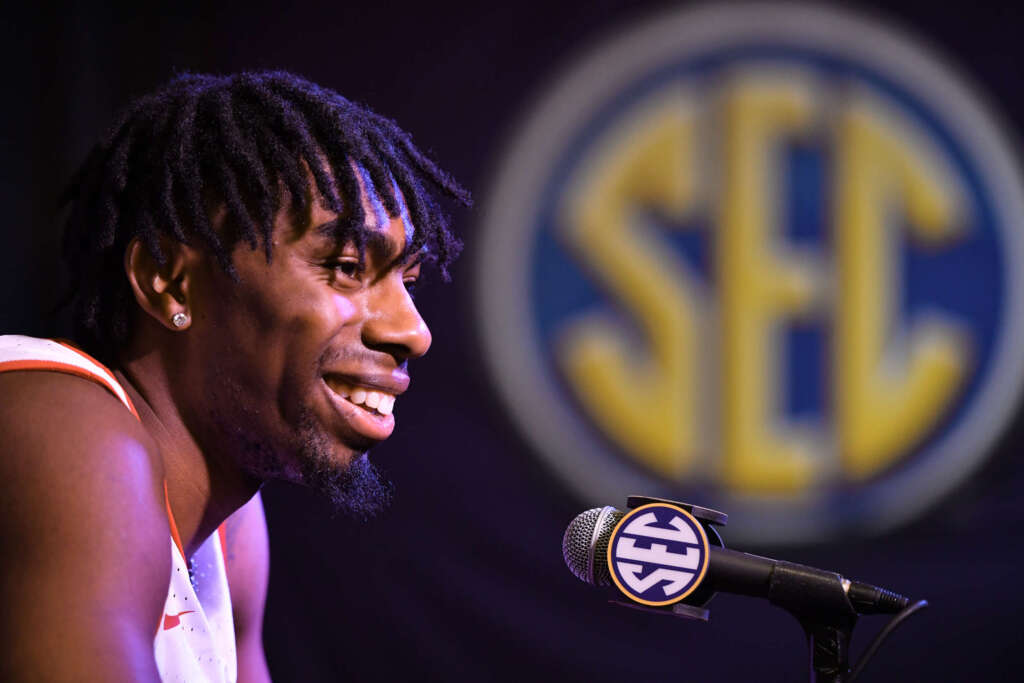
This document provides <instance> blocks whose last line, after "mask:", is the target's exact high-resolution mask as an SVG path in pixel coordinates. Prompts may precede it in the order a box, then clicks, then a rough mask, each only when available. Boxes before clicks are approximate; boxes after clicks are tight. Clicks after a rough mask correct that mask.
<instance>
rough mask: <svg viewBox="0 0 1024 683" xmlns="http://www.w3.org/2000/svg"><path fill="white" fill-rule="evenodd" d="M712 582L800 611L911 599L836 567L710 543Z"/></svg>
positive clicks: (890, 610) (866, 609)
mask: <svg viewBox="0 0 1024 683" xmlns="http://www.w3.org/2000/svg"><path fill="white" fill-rule="evenodd" d="M711 582H712V585H713V586H714V588H715V590H717V591H721V592H724V593H738V594H740V595H750V596H753V597H757V598H768V600H769V601H770V602H771V603H772V604H774V605H777V606H779V607H782V608H783V609H788V610H790V611H796V612H800V613H802V614H803V613H806V614H812V613H821V612H830V611H835V612H841V613H845V612H847V611H849V610H851V609H852V610H853V611H854V612H856V613H857V614H894V613H896V612H899V611H900V610H901V609H903V608H904V607H906V606H907V605H908V604H910V600H909V599H907V598H905V597H903V596H902V595H898V594H896V593H893V592H892V591H888V590H886V589H884V588H879V587H877V586H872V585H870V584H867V583H862V582H860V581H850V580H848V579H844V578H843V577H842V576H840V575H839V574H836V573H835V572H829V571H825V570H822V569H815V568H814V567H807V566H805V565H802V564H796V563H793V562H785V561H783V560H773V559H770V558H767V557H761V556H759V555H751V554H749V553H742V552H739V551H736V550H729V549H727V548H718V547H712V548H711Z"/></svg>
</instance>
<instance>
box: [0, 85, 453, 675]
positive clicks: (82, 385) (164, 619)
mask: <svg viewBox="0 0 1024 683" xmlns="http://www.w3.org/2000/svg"><path fill="white" fill-rule="evenodd" d="M435 195H440V196H445V195H447V196H448V197H452V198H454V199H456V200H458V201H460V202H462V203H464V204H467V203H468V196H467V194H466V193H465V191H464V190H462V189H461V188H460V187H459V186H458V185H457V184H456V183H455V182H454V181H452V180H451V178H450V177H449V176H447V175H446V174H445V173H443V172H442V171H441V170H440V169H438V168H437V166H436V165H435V164H434V163H433V162H431V161H430V160H429V159H427V158H426V157H424V155H423V154H421V153H420V152H419V151H418V150H417V149H416V148H415V147H414V146H413V144H412V142H411V140H410V138H409V136H408V135H407V134H406V133H404V132H403V131H401V130H400V129H399V128H398V127H397V126H395V124H394V123H392V122H391V121H389V120H387V119H384V118H382V117H380V116H378V115H376V114H374V113H372V112H370V111H368V110H366V109H365V108H363V107H360V106H358V105H355V104H352V103H351V102H349V101H347V100H345V99H344V98H342V97H340V96H339V95H338V94H336V93H334V92H332V91H330V90H326V89H322V88H319V87H318V86H315V85H313V84H311V83H309V82H307V81H304V80H302V79H299V78H297V77H295V76H292V75H290V74H285V73H280V72H270V73H254V74H241V75H237V76H230V77H213V76H198V75H189V76H183V77H180V78H178V79H176V80H175V81H173V82H172V83H170V84H169V85H168V86H166V87H165V88H163V89H162V90H160V91H158V92H156V93H154V94H152V95H150V96H147V97H144V98H142V99H140V100H138V101H137V102H136V103H134V104H133V105H132V106H131V107H130V108H129V109H128V110H127V111H126V113H125V114H124V116H123V117H122V119H121V120H120V121H119V123H118V124H117V125H116V126H115V127H114V128H113V129H112V131H111V133H110V135H109V136H108V138H107V139H106V140H105V141H104V142H103V143H101V144H100V145H98V146H97V147H96V149H95V150H94V151H93V152H92V153H91V155H90V157H89V159H88V160H87V161H86V163H85V165H84V166H83V168H82V169H81V171H79V173H78V175H77V176H76V178H75V180H74V182H73V184H72V186H71V188H70V190H69V192H68V195H67V200H68V203H69V205H70V211H69V217H68V220H67V225H66V234H65V254H66V258H67V261H68V263H69V265H70V268H71V273H72V277H73V281H74V301H75V306H74V310H75V320H76V326H77V332H76V342H77V345H71V344H66V343H63V342H56V341H50V340H43V339H34V338H30V337H21V336H7V337H0V434H2V441H0V451H2V452H0V501H2V504H3V514H2V515H0V544H2V549H0V552H2V558H3V560H2V562H3V573H2V582H0V600H2V604H3V606H4V607H3V610H2V612H0V615H2V616H0V623H2V624H3V632H2V636H3V637H2V639H0V642H2V645H0V647H2V649H3V652H2V653H0V679H3V680H9V681H22V680H24V681H28V680H33V681H34V680H47V681H64V680H67V681H72V680H74V681H83V680H97V681H120V680H124V681H128V680H131V681H150V680H158V679H162V680H165V681H170V680H184V681H231V680H236V678H237V680H241V681H261V680H268V678H269V676H268V673H267V666H266V663H265V660H264V656H263V648H262V642H261V630H262V618H263V605H264V600H265V594H266V587H267V570H268V565H267V535H266V525H265V523H264V519H263V509H262V504H261V502H260V498H259V493H258V491H259V488H260V486H261V485H262V483H263V482H265V481H267V480H269V479H284V480H288V481H293V482H299V483H303V484H306V485H309V486H311V487H314V488H316V489H319V490H320V491H323V492H324V493H326V494H327V495H328V496H330V498H331V499H332V500H333V501H334V502H335V503H336V504H337V505H338V506H339V507H340V508H342V509H344V510H347V511H349V512H351V513H353V514H356V515H358V516H368V515H370V514H372V513H373V512H374V511H376V510H377V509H379V508H380V507H381V506H382V505H384V504H386V502H387V499H388V496H389V493H390V485H389V484H388V483H386V482H384V481H383V480H382V479H381V478H380V477H379V476H378V474H377V473H376V471H375V470H374V468H373V467H372V465H371V464H370V463H369V461H368V460H367V456H366V451H367V450H368V449H369V448H371V447H372V446H373V445H375V444H377V443H379V442H380V441H382V440H383V439H386V438H387V437H388V436H389V435H390V434H391V432H392V430H393V429H394V425H395V418H394V414H393V412H392V411H393V409H394V405H395V402H396V400H400V399H399V396H400V395H401V394H402V393H403V392H404V391H405V390H406V389H407V388H408V386H409V375H408V372H407V362H408V360H409V359H410V358H416V357H419V356H422V355H423V354H424V353H426V351H427V349H428V348H429V346H430V332H429V331H428V329H427V326H426V325H425V323H424V321H423V319H422V318H421V317H420V315H419V313H418V311H417V309H416V306H415V304H414V302H413V299H412V297H411V293H410V290H411V288H412V286H413V285H414V284H415V283H416V281H417V280H418V279H419V277H420V274H421V269H422V268H424V267H425V266H429V265H436V266H437V267H438V268H439V269H440V271H441V272H442V274H444V275H445V276H446V274H447V270H446V268H447V266H448V264H449V263H450V261H451V259H452V258H454V257H455V255H456V254H457V252H458V249H459V243H458V241H457V239H456V238H455V237H454V236H453V235H452V233H451V232H450V230H449V227H448V224H447V220H446V218H445V216H444V214H443V213H442V212H441V211H440V210H439V208H438V204H437V202H436V200H435ZM95 358H98V359H99V360H95ZM225 559H226V560H227V561H225ZM154 633H155V634H156V635H155V637H154Z"/></svg>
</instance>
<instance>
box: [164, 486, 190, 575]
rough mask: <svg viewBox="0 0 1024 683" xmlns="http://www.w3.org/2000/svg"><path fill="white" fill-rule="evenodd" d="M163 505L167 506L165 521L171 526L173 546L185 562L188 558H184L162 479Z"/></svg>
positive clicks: (169, 500)
mask: <svg viewBox="0 0 1024 683" xmlns="http://www.w3.org/2000/svg"><path fill="white" fill-rule="evenodd" d="M164 503H166V504H167V521H168V522H169V523H170V525H171V538H172V539H174V545H176V546H178V552H180V553H181V556H182V557H183V558H185V559H186V560H187V559H188V558H186V557H185V546H183V545H182V544H181V535H180V534H178V525H177V524H175V522H174V513H173V512H171V499H170V497H169V496H168V495H167V480H166V479H164Z"/></svg>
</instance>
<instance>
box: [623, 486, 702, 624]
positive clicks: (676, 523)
mask: <svg viewBox="0 0 1024 683" xmlns="http://www.w3.org/2000/svg"><path fill="white" fill-rule="evenodd" d="M710 557H711V556H710V550H709V548H708V537H707V534H705V533H704V528H703V527H701V525H700V523H699V522H697V520H696V519H694V518H693V516H692V515H691V514H690V513H688V512H686V511H685V510H682V509H680V508H677V507H674V506H671V505H666V504H664V503H651V504H649V505H643V506H641V507H638V508H636V509H635V510H632V511H631V512H629V513H628V514H626V516H624V517H623V518H622V519H621V520H619V523H618V524H617V525H616V526H615V529H613V530H612V536H611V539H610V540H609V542H608V569H609V570H610V572H611V576H612V581H614V582H615V585H616V586H618V588H619V590H620V591H622V592H623V593H624V594H625V595H626V596H628V597H629V598H630V599H631V600H634V601H636V602H639V603H641V604H644V605H653V606H662V605H670V604H672V603H675V602H679V601H680V600H682V599H683V598H685V597H686V596H687V595H689V594H690V593H692V592H693V591H694V590H696V589H697V586H699V585H700V583H701V581H702V580H703V579H704V575H705V574H706V573H707V570H708V563H709V561H710Z"/></svg>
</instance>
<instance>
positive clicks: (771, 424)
mask: <svg viewBox="0 0 1024 683" xmlns="http://www.w3.org/2000/svg"><path fill="white" fill-rule="evenodd" d="M1011 149H1012V144H1011V143H1010V141H1009V140H1008V139H1007V138H1005V137H1004V136H1003V134H1002V133H1001V132H1000V131H999V129H998V128H997V126H996V125H995V124H994V123H993V121H992V119H991V118H990V116H989V115H988V114H987V113H986V111H985V110H984V109H983V107H982V106H981V103H980V102H979V99H978V97H977V96H976V94H975V93H974V92H973V91H972V90H971V89H970V88H969V87H968V86H967V85H965V84H964V83H963V82H962V81H960V80H958V79H957V78H956V77H955V76H954V75H953V74H952V73H951V72H950V71H949V70H948V69H947V68H946V67H945V66H944V65H943V64H942V63H941V62H940V61H939V60H938V59H936V58H935V57H934V56H933V55H932V54H930V53H929V52H927V51H926V50H924V49H922V48H921V47H920V46H918V45H916V44H915V43H914V42H912V41H911V40H910V39H909V38H907V37H906V36H904V35H902V34H901V33H898V32H896V31H894V30H892V29H890V28H887V27H885V26H882V25H879V24H877V23H875V22H873V21H868V20H866V19H864V18H859V17H856V16H852V15H849V14H846V13H839V12H836V11H832V10H825V9H821V8H810V7H800V6H794V5H780V6H773V5H764V4H758V5H728V6H719V7H711V8H705V9H699V10H679V11H673V12H671V13H669V14H666V15H663V16H659V17H655V18H654V19H653V20H651V21H649V22H647V23H644V24H641V25H639V26H637V27H634V28H632V29H629V30H626V31H623V32H622V33H621V34H620V35H617V36H614V37H612V38H611V39H609V40H607V41H606V42H605V43H603V44H601V45H598V46H597V47H596V48H594V49H593V50H592V51H591V52H590V53H589V54H587V55H586V56H585V57H584V58H583V59H581V60H580V61H579V62H577V63H576V64H574V65H573V66H571V67H570V68H568V69H567V70H565V71H564V72H562V73H561V74H560V75H559V76H558V77H557V78H556V79H555V81H554V83H553V85H552V87H551V88H550V90H549V91H548V92H547V94H546V95H545V96H544V97H542V98H541V99H540V100H539V101H538V102H536V103H535V104H534V106H533V107H532V111H531V113H530V116H529V117H528V119H527V121H526V122H525V124H524V125H523V126H522V127H521V129H520V130H519V131H518V133H516V134H515V135H514V136H513V137H512V139H511V140H510V143H509V144H508V146H507V152H506V153H505V154H504V156H503V157H502V158H501V159H500V162H499V172H498V173H497V175H496V178H495V181H494V185H493V187H492V189H491V192H490V193H489V195H488V196H487V198H486V205H485V210H484V212H483V215H484V225H483V226H482V235H481V240H480V243H479V248H478V252H477V256H478V263H477V266H478V277H479V281H478V291H479V292H480V298H479V302H478V303H479V309H478V315H479V321H480V325H481V329H482V339H483V342H484V345H485V347H486V348H485V356H486V357H487V358H488V360H489V362H490V363H491V367H490V370H491V374H492V377H493V379H494V382H495V386H496V387H497V389H498V391H499V393H500V394H501V396H502V397H503V399H504V400H505V403H506V405H507V407H508V410H509V412H510V414H511V415H512V416H513V419H514V420H515V421H516V422H517V423H518V425H519V426H520V428H521V429H522V432H523V434H524V435H525V436H526V438H527V439H529V440H530V441H531V442H532V443H533V444H534V446H535V447H536V450H537V452H538V453H539V454H540V455H541V456H542V457H543V458H544V459H545V461H546V462H547V463H548V464H549V465H550V467H551V468H552V470H553V471H554V472H555V473H557V475H558V476H559V477H561V479H563V480H564V482H565V483H566V484H567V485H568V486H569V487H571V488H572V489H573V490H575V491H576V492H577V493H578V494H579V495H580V497H582V498H583V499H585V500H586V501H588V502H592V503H595V504H599V503H605V502H607V501H609V500H618V499H620V498H622V497H623V496H624V495H626V494H628V493H633V492H642V493H644V494H646V495H652V496H659V497H665V498H685V499H689V500H695V501H700V502H708V503H712V504H713V505H714V506H715V507H718V508H722V509H726V510H728V512H729V513H730V516H731V518H732V520H733V524H732V525H731V526H730V536H731V537H732V538H734V539H736V540H743V539H754V540H757V541H758V542H760V543H768V542H793V541H808V540H815V539H821V538H824V537H827V536H830V535H833V534H836V533H839V532H848V531H851V530H861V531H864V530H877V529H881V528H885V527H887V526H891V525H894V524H897V523H899V522H902V521H905V520H907V519H909V518H910V517H912V516H913V515H915V514H917V513H919V512H920V511H921V510H923V509H925V508H926V507H927V506H928V505H929V504H930V503H932V502H934V501H935V500H937V499H938V498H939V497H940V496H942V494H944V493H945V492H947V491H949V490H951V489H952V487H955V486H956V485H957V484H958V483H959V482H961V481H962V480H963V479H964V477H966V476H967V475H968V473H969V472H970V471H971V469H972V468H973V467H974V466H976V464H977V463H978V462H979V461H980V460H981V459H982V458H983V457H984V455H985V454H986V451H987V449H988V448H989V446H990V444H991V443H992V441H993V439H994V438H995V436H997V434H998V433H999V431H1000V430H1001V428H1002V427H1003V426H1004V424H1005V422H1006V420H1007V418H1008V417H1009V415H1010V414H1011V411H1012V409H1013V408H1014V407H1015V403H1016V399H1017V395H1018V393H1019V389H1020V385H1021V370H1022V364H1021V352H1020V349H1019V348H1016V346H1018V345H1019V340H1020V339H1021V336H1020V333H1019V332H1020V330H1021V325H1022V294H1024V286H1022V282H1021V275H1022V273H1024V258H1022V256H1024V252H1022V248H1024V245H1022V226H1021V220H1022V217H1024V201H1022V194H1021V179H1020V175H1019V172H1018V169H1017V165H1016V163H1015V161H1014V159H1013V158H1012V157H1011V153H1010V150H1011Z"/></svg>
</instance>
